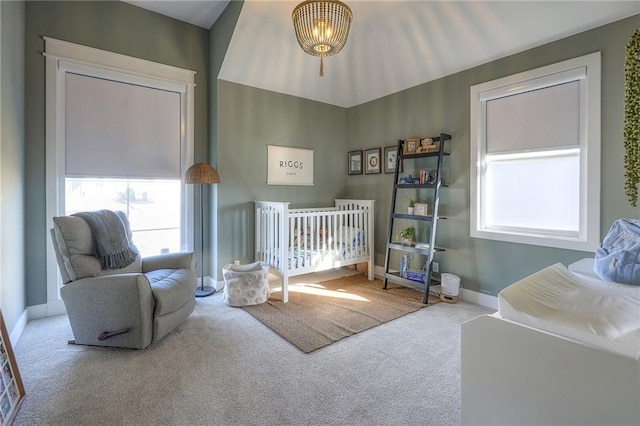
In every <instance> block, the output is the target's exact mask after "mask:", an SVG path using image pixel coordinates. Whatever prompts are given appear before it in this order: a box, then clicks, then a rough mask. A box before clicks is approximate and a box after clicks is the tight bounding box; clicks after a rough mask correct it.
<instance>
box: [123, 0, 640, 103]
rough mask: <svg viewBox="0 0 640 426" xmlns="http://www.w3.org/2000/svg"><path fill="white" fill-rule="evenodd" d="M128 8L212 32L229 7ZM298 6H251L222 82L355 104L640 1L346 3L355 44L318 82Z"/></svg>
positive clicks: (622, 13) (612, 17)
mask: <svg viewBox="0 0 640 426" xmlns="http://www.w3.org/2000/svg"><path fill="white" fill-rule="evenodd" d="M129 3H133V4H135V5H138V6H140V7H144V8H148V9H151V10H155V11H157V12H159V13H163V14H166V15H169V16H173V17H175V18H178V19H182V20H184V21H187V22H191V23H194V24H196V25H199V26H202V27H204V28H210V26H211V24H212V23H213V22H214V21H215V19H217V17H218V16H219V15H220V13H222V11H223V10H224V7H226V5H227V3H228V1H227V0H223V1H219V0H214V1H144V0H143V1H129ZM298 3H299V1H270V0H246V1H245V2H244V5H243V7H242V12H241V14H240V18H239V20H238V23H237V25H236V28H235V31H234V33H233V37H232V39H231V43H230V45H229V49H228V51H227V54H226V56H225V59H224V62H223V65H222V68H221V70H220V74H219V76H218V78H220V79H222V80H227V81H231V82H235V83H240V84H244V85H248V86H252V87H257V88H261V89H266V90H271V91H275V92H280V93H285V94H289V95H294V96H298V97H302V98H307V99H312V100H316V101H320V102H325V103H329V104H333V105H338V106H343V107H350V106H353V105H358V104H361V103H364V102H367V101H371V100H374V99H377V98H380V97H382V96H386V95H388V94H391V93H395V92H398V91H400V90H404V89H407V88H410V87H413V86H416V85H419V84H422V83H425V82H428V81H431V80H435V79H437V78H440V77H443V76H445V75H450V74H453V73H455V72H458V71H462V70H465V69H468V68H471V67H474V66H476V65H480V64H483V63H486V62H489V61H492V60H494V59H497V58H500V57H503V56H506V55H509V54H513V53H516V52H520V51H523V50H526V49H529V48H532V47H535V46H538V45H541V44H544V43H548V42H550V41H553V40H558V39H560V38H564V37H567V36H570V35H572V34H577V33H579V32H582V31H585V30H588V29H590V28H594V27H597V26H600V25H603V24H606V23H609V22H613V21H616V20H619V19H622V18H626V17H629V16H632V15H637V14H640V1H637V0H635V1H469V0H467V1H461V0H449V1H446V0H445V1H430V0H414V1H404V0H395V1H371V0H369V1H366V0H347V1H346V3H347V4H348V5H349V6H350V7H351V9H352V11H353V15H354V19H353V24H352V27H351V32H350V34H349V40H348V41H347V44H346V46H345V47H344V49H343V50H342V52H340V53H338V54H337V55H335V56H331V57H329V58H325V63H324V75H325V76H324V77H320V76H319V66H320V60H319V58H317V57H314V56H310V55H307V54H306V53H304V52H303V51H302V49H300V47H299V46H298V44H297V41H296V37H295V33H294V31H293V27H292V24H291V12H292V11H293V8H294V7H295V6H296V5H297V4H298ZM161 6H162V7H163V9H162V10H160V7H161ZM638 26H639V27H640V17H639V18H638Z"/></svg>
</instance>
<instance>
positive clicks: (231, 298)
mask: <svg viewBox="0 0 640 426" xmlns="http://www.w3.org/2000/svg"><path fill="white" fill-rule="evenodd" d="M222 276H223V277H224V292H223V297H222V301H223V302H224V303H226V304H227V305H229V306H236V307H240V306H251V305H258V304H260V303H264V302H266V301H267V299H268V298H269V266H268V265H267V264H266V263H264V262H254V263H249V264H247V265H232V264H229V265H225V266H224V268H222Z"/></svg>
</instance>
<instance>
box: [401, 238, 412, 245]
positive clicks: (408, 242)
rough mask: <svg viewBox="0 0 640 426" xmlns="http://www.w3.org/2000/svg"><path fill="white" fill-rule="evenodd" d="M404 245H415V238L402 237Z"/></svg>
mask: <svg viewBox="0 0 640 426" xmlns="http://www.w3.org/2000/svg"><path fill="white" fill-rule="evenodd" d="M402 245H403V246H412V245H413V238H403V239H402Z"/></svg>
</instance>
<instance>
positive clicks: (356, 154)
mask: <svg viewBox="0 0 640 426" xmlns="http://www.w3.org/2000/svg"><path fill="white" fill-rule="evenodd" d="M347 161H348V163H349V174H350V175H361V174H362V150H358V151H349V154H348V155H347Z"/></svg>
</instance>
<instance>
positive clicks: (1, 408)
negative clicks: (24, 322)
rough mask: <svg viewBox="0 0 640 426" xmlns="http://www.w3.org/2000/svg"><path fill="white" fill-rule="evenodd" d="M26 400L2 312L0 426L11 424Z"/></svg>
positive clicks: (0, 318) (0, 328) (0, 332)
mask: <svg viewBox="0 0 640 426" xmlns="http://www.w3.org/2000/svg"><path fill="white" fill-rule="evenodd" d="M23 398H24V386H23V385H22V378H21V377H20V372H19V371H18V364H16V359H15V357H14V355H13V347H12V346H11V342H10V341H9V335H8V333H7V327H6V326H5V324H4V317H3V316H2V312H0V424H11V423H12V421H13V418H14V417H15V415H16V413H17V412H18V408H20V404H21V403H22V399H23Z"/></svg>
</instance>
